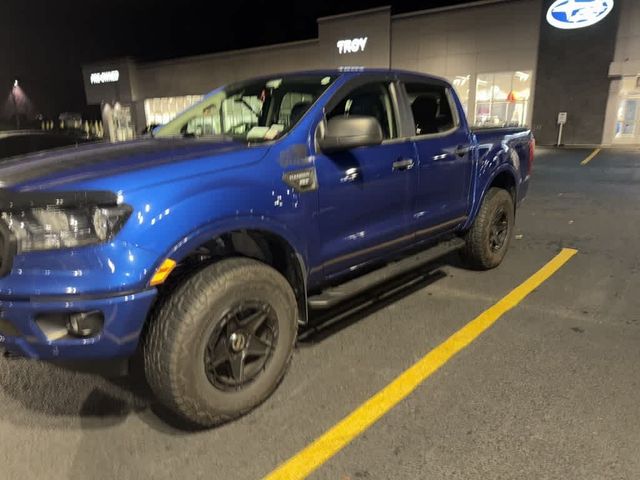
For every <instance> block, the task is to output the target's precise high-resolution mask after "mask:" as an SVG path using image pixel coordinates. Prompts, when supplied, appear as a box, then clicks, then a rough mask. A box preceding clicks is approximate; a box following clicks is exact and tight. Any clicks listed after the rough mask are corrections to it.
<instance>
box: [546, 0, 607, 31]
mask: <svg viewBox="0 0 640 480" xmlns="http://www.w3.org/2000/svg"><path fill="white" fill-rule="evenodd" d="M611 10H613V0H556V1H555V2H553V3H552V4H551V6H550V7H549V10H547V22H549V24H550V25H552V26H554V27H556V28H561V29H563V30H573V29H575V28H584V27H590V26H591V25H594V24H596V23H598V22H599V21H600V20H602V19H603V18H604V17H606V16H607V15H609V12H611Z"/></svg>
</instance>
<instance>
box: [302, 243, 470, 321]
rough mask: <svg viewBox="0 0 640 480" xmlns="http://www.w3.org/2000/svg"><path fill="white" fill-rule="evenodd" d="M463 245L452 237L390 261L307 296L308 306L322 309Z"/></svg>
mask: <svg viewBox="0 0 640 480" xmlns="http://www.w3.org/2000/svg"><path fill="white" fill-rule="evenodd" d="M463 245H464V240H462V239H461V238H457V237H456V238H453V239H450V240H447V241H445V242H442V243H440V244H438V245H435V246H433V247H431V248H429V249H427V250H424V251H422V252H420V253H417V254H415V255H412V256H410V257H406V258H403V259H402V260H398V261H396V262H392V263H390V264H388V265H386V266H385V267H382V268H380V269H378V270H374V271H373V272H371V273H367V274H365V275H363V276H361V277H357V278H354V279H353V280H349V281H348V282H346V283H343V284H340V285H337V286H335V287H331V288H327V289H326V290H323V291H322V292H320V293H319V294H317V295H314V296H312V297H309V299H308V301H307V303H308V305H309V308H312V309H316V310H324V309H328V308H331V307H334V306H335V305H337V304H339V303H341V302H343V301H345V300H348V299H349V298H351V297H354V296H356V295H358V294H359V293H362V292H364V291H366V290H368V289H370V288H371V287H374V286H376V285H379V284H381V283H384V282H387V281H389V280H391V279H392V278H395V277H397V276H399V275H402V274H403V273H406V272H409V271H411V270H414V269H416V268H418V267H420V266H422V265H425V264H427V263H430V262H433V261H434V260H436V259H438V258H440V257H444V256H445V255H447V254H449V253H451V252H454V251H456V250H458V249H460V248H461V247H462V246H463Z"/></svg>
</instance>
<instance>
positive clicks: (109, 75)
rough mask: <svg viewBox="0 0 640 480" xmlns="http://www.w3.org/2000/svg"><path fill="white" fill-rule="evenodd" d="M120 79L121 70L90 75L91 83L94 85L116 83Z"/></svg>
mask: <svg viewBox="0 0 640 480" xmlns="http://www.w3.org/2000/svg"><path fill="white" fill-rule="evenodd" d="M119 79H120V71H119V70H109V71H106V72H94V73H92V74H91V75H89V81H90V82H91V84H92V85H99V84H101V83H115V82H117V81H118V80H119Z"/></svg>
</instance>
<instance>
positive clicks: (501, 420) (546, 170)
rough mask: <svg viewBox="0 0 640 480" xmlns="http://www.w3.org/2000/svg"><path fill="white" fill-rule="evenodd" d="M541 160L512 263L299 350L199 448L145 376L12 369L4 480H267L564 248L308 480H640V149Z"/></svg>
mask: <svg viewBox="0 0 640 480" xmlns="http://www.w3.org/2000/svg"><path fill="white" fill-rule="evenodd" d="M591 153H592V150H583V149H575V150H555V149H542V148H540V149H538V151H537V158H536V164H535V167H534V179H533V183H532V186H531V191H530V194H529V197H528V198H527V200H526V202H525V203H524V204H523V205H522V208H521V209H520V210H519V212H518V215H517V228H516V237H515V238H514V240H513V242H512V244H511V250H510V252H509V253H508V255H507V257H506V259H505V261H504V263H503V264H502V265H501V266H500V267H499V268H497V269H495V270H492V271H490V272H472V271H467V270H465V269H464V268H462V267H461V265H460V264H459V263H458V262H457V260H456V258H454V257H450V258H447V259H445V260H446V261H444V262H442V263H440V264H438V265H435V266H432V267H433V268H432V269H430V270H429V271H427V270H424V271H420V272H417V273H416V275H415V278H412V283H411V285H407V286H405V287H404V288H400V289H399V291H398V293H397V294H395V295H393V296H392V297H391V298H390V299H388V300H385V301H380V302H377V303H374V304H373V305H370V306H369V307H368V308H366V309H365V310H364V311H363V312H360V313H355V314H351V315H346V318H344V319H342V320H341V321H340V322H338V323H334V324H333V325H332V326H331V327H329V328H326V329H321V330H320V331H319V332H314V331H310V332H307V334H306V335H304V336H303V341H301V342H300V345H299V347H298V349H297V352H296V355H295V357H294V361H293V364H292V367H291V369H290V371H289V373H288V375H287V376H286V377H285V380H284V382H283V383H282V385H281V386H280V388H279V389H278V390H277V391H276V393H275V394H274V395H273V396H272V397H271V398H270V399H269V400H268V401H267V402H266V403H265V404H263V405H262V406H261V407H259V408H258V409H257V410H255V411H254V412H252V413H250V414H249V415H247V416H246V417H244V418H242V419H240V420H238V421H235V422H233V423H229V424H227V425H224V426H221V427H219V428H217V429H214V430H210V431H205V432H185V431H182V430H180V429H178V428H175V427H173V426H171V425H169V424H167V423H165V422H163V421H162V420H161V419H160V418H159V417H158V416H157V414H156V411H157V409H156V408H154V407H153V405H151V403H150V400H149V397H148V395H147V392H146V390H145V388H144V385H143V384H142V383H141V382H140V381H139V380H136V378H135V377H134V378H124V379H105V378H102V377H99V376H95V375H90V374H83V373H77V372H73V371H70V370H67V369H63V368H61V367H57V366H53V365H50V364H44V363H38V362H32V361H27V360H15V359H12V360H7V359H1V360H0V405H2V410H1V412H2V413H1V414H0V478H7V479H10V478H18V477H22V478H30V479H40V478H43V479H44V478H46V479H58V478H60V479H74V480H76V479H87V478H92V479H103V478H104V479H107V478H109V479H110V478H119V479H140V478H154V479H164V478H185V479H187V478H189V479H191V478H207V479H212V478H213V479H258V478H261V477H263V476H265V475H267V474H268V473H269V472H271V471H272V470H273V469H274V468H276V467H277V466H278V465H279V464H281V463H282V462H283V461H286V460H287V459H288V458H290V457H291V456H292V455H295V454H296V452H298V451H300V450H301V449H302V448H304V447H305V446H307V445H308V444H309V443H310V442H312V441H313V440H314V439H316V438H317V437H318V436H320V435H321V434H323V432H325V431H326V430H327V429H329V428H331V427H332V426H333V425H335V424H336V423H337V422H339V421H340V420H341V419H342V418H344V417H345V416H346V415H348V414H349V413H350V412H351V411H353V410H354V409H355V408H357V407H358V406H359V405H361V404H362V403H363V402H365V401H366V400H367V399H368V398H370V397H371V396H372V395H374V394H375V393H376V392H377V391H378V390H380V389H381V388H383V387H385V385H387V384H388V383H389V382H390V381H392V380H393V379H394V378H396V377H397V376H398V375H399V374H401V373H402V372H403V371H404V370H405V369H407V368H408V367H410V366H411V365H412V364H413V363H414V362H416V361H417V360H419V359H420V358H422V357H423V356H424V355H425V354H426V353H427V352H429V351H430V350H432V349H434V348H435V347H437V346H438V345H439V344H441V343H442V342H443V341H444V340H446V339H447V338H448V337H449V336H450V335H451V334H452V333H454V332H455V331H457V330H458V329H460V328H462V327H464V326H465V325H466V324H467V323H468V322H470V321H471V320H472V319H474V318H475V317H477V316H478V315H479V314H480V313H482V312H483V311H485V310H486V309H488V308H489V307H491V306H492V305H493V304H495V303H496V302H497V301H499V300H500V299H501V298H503V297H504V296H505V295H506V294H507V293H509V291H510V290H512V289H513V288H514V287H515V286H517V285H518V284H520V283H521V282H523V281H524V280H526V279H527V278H528V277H529V276H530V275H531V274H533V273H534V272H536V271H537V270H538V269H539V268H540V267H541V266H543V265H544V264H545V263H546V262H548V261H549V260H550V259H551V258H553V257H554V256H555V255H556V254H557V253H558V252H559V251H560V250H561V249H562V248H564V247H570V248H575V249H577V250H578V251H579V253H578V254H577V255H575V256H574V257H573V258H572V259H571V260H570V261H568V262H567V263H566V265H564V266H563V267H562V268H561V269H560V270H559V271H558V272H556V273H555V274H554V275H553V276H551V277H550V278H549V279H548V280H546V281H545V282H544V283H543V284H542V285H541V286H540V287H539V288H538V289H536V290H535V291H534V292H532V293H531V294H530V295H529V296H528V297H527V298H525V299H524V300H523V301H522V303H520V304H519V305H517V306H516V307H515V308H514V309H513V310H511V311H509V312H507V313H506V314H505V315H504V316H502V318H500V319H498V320H497V322H496V323H495V325H493V326H492V327H491V328H490V329H489V330H487V331H486V332H485V333H483V334H482V335H480V336H479V337H478V338H477V339H476V340H475V341H474V342H472V343H471V344H470V345H469V346H467V347H466V348H464V349H463V350H462V351H461V352H460V353H459V354H458V355H456V356H455V357H453V358H452V359H451V360H450V361H448V362H447V363H446V364H445V365H443V366H442V368H441V369H440V370H438V371H436V372H435V373H434V374H433V375H431V376H430V377H429V378H427V379H426V380H425V381H424V382H423V383H422V384H421V385H420V386H419V387H418V388H417V389H416V390H415V391H414V392H413V393H412V394H411V395H409V396H408V397H407V398H406V399H405V400H403V401H401V402H400V403H399V404H398V405H397V406H396V407H395V408H393V409H392V410H391V411H389V412H388V413H387V414H386V415H385V416H383V417H382V418H381V419H380V420H379V421H378V422H377V423H375V424H374V425H373V426H372V427H371V428H369V429H367V430H365V431H364V432H363V433H362V434H361V435H360V436H358V437H357V438H355V439H354V441H353V442H351V443H350V444H348V445H347V446H346V447H345V448H344V449H342V450H341V451H339V452H338V453H337V454H336V455H335V456H334V457H332V458H330V459H329V460H328V461H327V462H326V463H324V464H323V465H321V466H320V467H319V468H318V469H317V470H316V471H315V472H314V473H313V474H312V475H311V477H310V478H313V479H338V480H351V479H431V478H434V479H439V478H452V479H458V478H460V479H522V478H527V479H528V478H531V479H546V478H549V479H558V478H562V479H574V478H575V479H609V478H611V479H637V478H640V455H638V451H640V295H639V294H638V289H639V287H640V253H639V252H638V248H637V243H638V239H639V236H640V150H607V149H603V150H602V151H601V152H599V153H598V154H597V155H595V156H594V157H593V159H591V160H590V161H589V162H588V163H587V164H585V165H581V162H582V161H583V160H584V159H585V158H586V157H587V156H588V155H589V154H591Z"/></svg>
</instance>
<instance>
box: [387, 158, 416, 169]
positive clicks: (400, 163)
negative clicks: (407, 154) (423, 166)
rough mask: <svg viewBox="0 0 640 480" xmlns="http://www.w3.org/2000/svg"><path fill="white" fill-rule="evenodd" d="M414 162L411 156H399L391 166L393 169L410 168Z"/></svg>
mask: <svg viewBox="0 0 640 480" xmlns="http://www.w3.org/2000/svg"><path fill="white" fill-rule="evenodd" d="M414 165H415V162H414V160H413V158H401V159H400V160H396V161H395V162H393V164H392V167H393V170H394V171H402V170H411V169H412V168H413V166H414Z"/></svg>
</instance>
